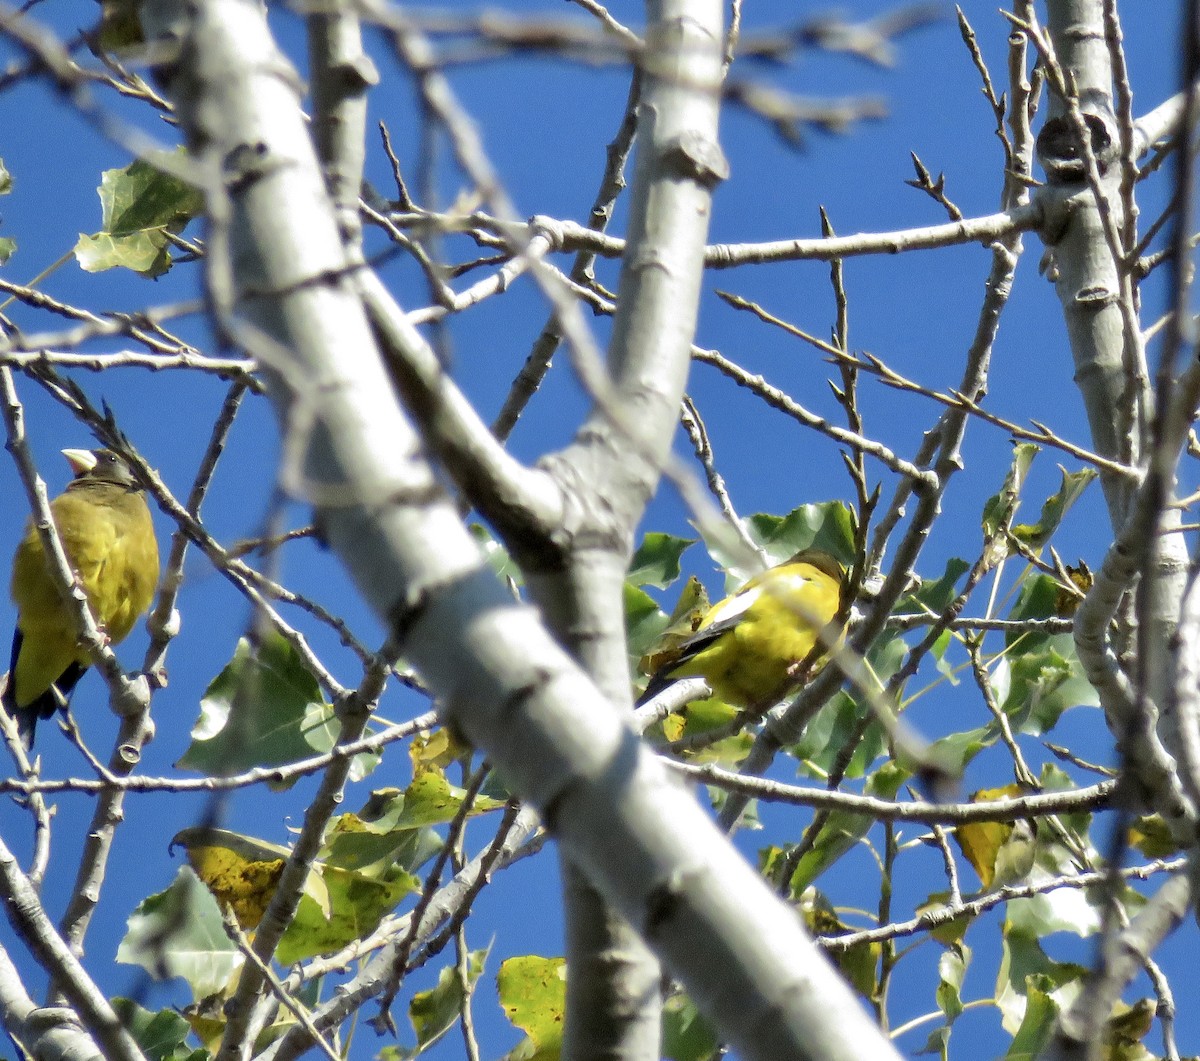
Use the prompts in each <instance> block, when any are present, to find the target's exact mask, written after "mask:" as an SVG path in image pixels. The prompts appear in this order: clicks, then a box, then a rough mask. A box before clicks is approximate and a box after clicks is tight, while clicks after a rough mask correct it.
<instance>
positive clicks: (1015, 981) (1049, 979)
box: [996, 929, 1087, 1035]
mask: <svg viewBox="0 0 1200 1061" xmlns="http://www.w3.org/2000/svg"><path fill="white" fill-rule="evenodd" d="M1085 976H1087V970H1086V969H1085V968H1084V967H1083V966H1081V965H1075V964H1073V963H1071V962H1055V961H1052V960H1051V959H1050V958H1049V957H1047V955H1046V952H1045V951H1044V950H1042V946H1041V944H1040V943H1039V942H1038V941H1037V940H1036V939H1035V938H1033V937H1032V936H1028V935H1026V934H1025V933H1023V932H1019V931H1008V930H1007V929H1006V931H1005V932H1004V934H1003V938H1002V950H1001V955H1000V970H999V973H998V975H997V977H996V1005H997V1006H998V1007H999V1009H1000V1013H1001V1021H1002V1023H1003V1025H1004V1027H1005V1029H1006V1030H1007V1031H1008V1032H1009V1033H1010V1034H1013V1035H1015V1034H1016V1033H1017V1030H1018V1029H1019V1028H1020V1026H1021V1022H1022V1021H1023V1020H1024V1018H1025V1009H1026V1001H1027V995H1028V992H1029V985H1030V984H1032V985H1033V987H1034V989H1035V992H1038V993H1041V994H1049V993H1050V991H1051V990H1057V989H1060V988H1062V987H1063V986H1064V985H1067V984H1072V985H1073V984H1075V983H1076V982H1079V981H1082V980H1083V978H1084V977H1085ZM1038 1004H1040V1003H1039V1002H1038V1001H1037V999H1035V1006H1036V1005H1038Z"/></svg>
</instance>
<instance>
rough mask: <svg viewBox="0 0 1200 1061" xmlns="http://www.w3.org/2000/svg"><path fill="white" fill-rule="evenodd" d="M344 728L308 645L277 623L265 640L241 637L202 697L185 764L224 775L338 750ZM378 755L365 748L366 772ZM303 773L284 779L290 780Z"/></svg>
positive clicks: (360, 763)
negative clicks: (309, 662) (310, 661)
mask: <svg viewBox="0 0 1200 1061" xmlns="http://www.w3.org/2000/svg"><path fill="white" fill-rule="evenodd" d="M339 729H340V726H339V725H338V722H337V719H336V718H335V717H334V713H333V708H332V707H330V706H329V705H328V704H326V703H325V701H324V699H323V697H322V696H321V689H320V686H319V685H318V684H317V680H316V678H315V677H313V674H312V672H311V671H310V670H309V669H308V667H307V666H306V665H305V663H304V659H303V657H302V656H301V655H300V653H299V652H298V651H297V650H296V649H295V648H294V647H293V646H292V645H291V643H290V642H288V641H287V640H286V639H285V638H284V637H283V636H282V635H280V634H278V633H275V632H274V631H269V632H267V633H266V634H264V635H263V636H262V638H261V639H260V641H259V643H258V644H257V646H252V645H251V643H250V642H249V641H248V640H247V639H246V638H242V639H241V640H240V641H239V642H238V646H237V649H236V651H235V652H234V656H233V659H232V660H231V661H230V662H229V664H228V665H227V666H226V667H225V669H224V670H223V671H221V673H220V674H219V675H217V677H216V678H214V679H213V682H212V684H211V685H209V687H208V690H207V692H206V693H205V696H204V699H203V700H201V701H200V719H199V721H198V722H197V723H196V726H195V728H193V730H192V743H191V745H190V746H189V747H188V749H187V751H186V752H185V753H184V755H183V758H182V759H180V760H179V764H178V765H179V766H180V767H183V768H185V769H191V770H197V771H199V772H200V773H202V774H207V775H209V776H215V777H222V776H228V775H230V774H236V773H240V772H242V771H244V770H248V769H250V768H251V767H256V766H282V765H285V764H287V763H292V762H295V761H296V760H298V759H305V758H308V757H309V756H312V755H319V754H322V753H325V752H328V751H329V750H331V749H332V748H333V746H334V743H335V742H336V740H337V734H338V731H339ZM378 761H379V760H378V756H376V755H368V756H357V757H356V758H355V769H354V771H353V775H354V776H355V777H361V776H363V775H364V774H365V773H367V772H369V770H370V769H371V768H372V767H373V766H374V764H375V763H377V762H378ZM294 783H295V781H294V780H293V781H289V782H287V784H286V785H283V786H277V787H285V788H286V787H290V786H291V785H292V784H294Z"/></svg>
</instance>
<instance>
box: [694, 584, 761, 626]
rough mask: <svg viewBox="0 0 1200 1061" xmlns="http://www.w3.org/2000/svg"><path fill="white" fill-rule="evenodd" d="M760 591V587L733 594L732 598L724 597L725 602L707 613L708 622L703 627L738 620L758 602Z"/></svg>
mask: <svg viewBox="0 0 1200 1061" xmlns="http://www.w3.org/2000/svg"><path fill="white" fill-rule="evenodd" d="M762 591H763V588H762V586H755V587H753V588H752V589H746V590H742V591H741V592H740V593H735V594H734V595H733V596H732V597H726V598H725V600H723V601H721V603H720V604H718V605H716V606H715V607H714V608H713V610H712V611H711V612H710V613H709V615H708V622H706V623H705V624H704V625H705V626H716V625H717V624H718V623H730V622H733V621H734V620H735V619H738V618H740V617H741V616H742V615H744V614H745V613H746V612H747V611H748V610H749V608H750V606H751V605H752V604H753V603H754V602H755V601H756V600H758V598H759V595H760V594H761V593H762Z"/></svg>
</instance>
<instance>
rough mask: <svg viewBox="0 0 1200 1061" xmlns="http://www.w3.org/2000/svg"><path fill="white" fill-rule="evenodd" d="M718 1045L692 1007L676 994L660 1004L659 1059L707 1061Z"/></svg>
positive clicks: (697, 1011) (702, 1019) (683, 995)
mask: <svg viewBox="0 0 1200 1061" xmlns="http://www.w3.org/2000/svg"><path fill="white" fill-rule="evenodd" d="M720 1045H721V1042H720V1040H719V1039H718V1038H717V1034H716V1032H714V1031H713V1029H712V1026H711V1025H709V1023H708V1022H707V1021H706V1020H705V1019H704V1017H702V1016H701V1014H700V1011H699V1010H698V1009H696V1004H695V1003H694V1002H693V1001H692V1000H691V999H690V998H688V997H687V995H685V994H683V993H682V992H680V993H679V994H676V995H673V996H672V997H671V998H669V999H667V1001H666V1002H665V1003H664V1004H663V1042H662V1056H663V1057H664V1058H667V1059H669V1061H710V1059H711V1058H714V1057H715V1056H716V1055H717V1051H718V1049H719V1048H720Z"/></svg>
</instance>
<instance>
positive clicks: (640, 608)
mask: <svg viewBox="0 0 1200 1061" xmlns="http://www.w3.org/2000/svg"><path fill="white" fill-rule="evenodd" d="M622 593H623V596H624V600H625V637H626V639H627V645H628V648H629V663H630V668H631V669H634V668H636V666H637V662H638V660H640V659H641V658H642V657H643V656H645V655H646V653H648V652H649V651H650V649H651V648H652V647H653V646H654V645H655V644H656V642H657V641H658V640H659V638H661V637H662V635H663V634H664V633H665V631H666V629H667V627H668V626H669V625H670V623H671V620H670V619H669V618H668V616H667V614H666V613H665V612H664V611H663V610H662V609H661V608H660V607H659V606H658V602H657V601H656V600H655V599H654V598H653V597H651V596H650V594H649V593H647V592H646V591H645V590H644V589H639V588H638V587H637V586H633V585H631V584H630V583H628V582H626V583H625V585H624V588H623V590H622Z"/></svg>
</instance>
